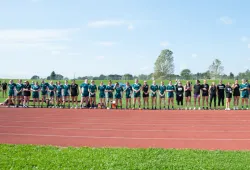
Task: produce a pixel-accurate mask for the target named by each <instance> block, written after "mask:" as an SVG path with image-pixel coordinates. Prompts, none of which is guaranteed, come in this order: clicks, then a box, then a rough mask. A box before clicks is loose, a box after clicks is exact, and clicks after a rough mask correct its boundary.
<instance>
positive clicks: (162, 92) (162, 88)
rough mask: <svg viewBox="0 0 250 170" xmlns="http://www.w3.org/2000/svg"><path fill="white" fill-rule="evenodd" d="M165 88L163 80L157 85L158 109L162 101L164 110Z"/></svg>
mask: <svg viewBox="0 0 250 170" xmlns="http://www.w3.org/2000/svg"><path fill="white" fill-rule="evenodd" d="M166 90H167V87H166V86H165V85H164V81H161V85H160V86H159V100H160V110H161V105H162V102H163V107H164V110H166Z"/></svg>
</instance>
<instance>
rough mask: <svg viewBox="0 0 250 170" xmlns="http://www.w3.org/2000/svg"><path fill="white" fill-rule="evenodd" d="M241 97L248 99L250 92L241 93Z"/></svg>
mask: <svg viewBox="0 0 250 170" xmlns="http://www.w3.org/2000/svg"><path fill="white" fill-rule="evenodd" d="M241 98H242V99H248V98H249V94H248V93H245V94H241Z"/></svg>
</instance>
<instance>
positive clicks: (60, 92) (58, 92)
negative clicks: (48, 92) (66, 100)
mask: <svg viewBox="0 0 250 170" xmlns="http://www.w3.org/2000/svg"><path fill="white" fill-rule="evenodd" d="M62 89H63V85H57V86H56V93H57V94H62Z"/></svg>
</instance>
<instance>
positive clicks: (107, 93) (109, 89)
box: [105, 80, 114, 109]
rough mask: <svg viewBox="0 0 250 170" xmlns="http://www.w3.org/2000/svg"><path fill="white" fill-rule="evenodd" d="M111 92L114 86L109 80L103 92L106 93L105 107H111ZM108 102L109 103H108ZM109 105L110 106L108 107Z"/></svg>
mask: <svg viewBox="0 0 250 170" xmlns="http://www.w3.org/2000/svg"><path fill="white" fill-rule="evenodd" d="M113 92H114V87H113V85H112V81H111V80H109V82H108V85H107V86H106V89H105V93H106V98H107V101H106V102H107V104H106V106H107V109H109V108H112V107H111V106H112V101H113V97H114V96H113ZM109 103H110V105H109ZM109 106H110V107H109Z"/></svg>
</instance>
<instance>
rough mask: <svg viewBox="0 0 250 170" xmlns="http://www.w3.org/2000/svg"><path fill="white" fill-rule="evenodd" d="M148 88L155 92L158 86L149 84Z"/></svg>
mask: <svg viewBox="0 0 250 170" xmlns="http://www.w3.org/2000/svg"><path fill="white" fill-rule="evenodd" d="M150 90H151V91H152V92H156V91H157V90H158V86H157V85H153V84H152V85H151V86H150Z"/></svg>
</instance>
